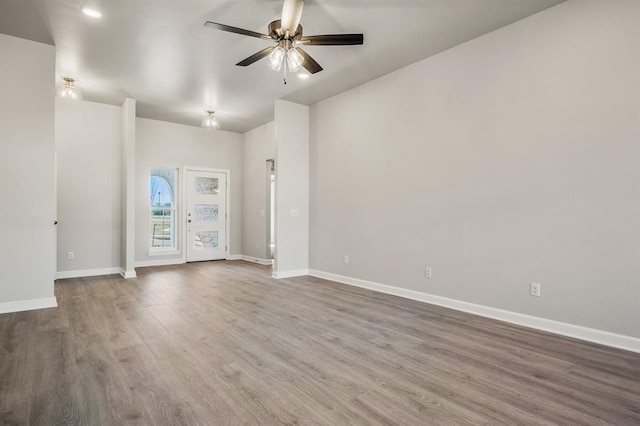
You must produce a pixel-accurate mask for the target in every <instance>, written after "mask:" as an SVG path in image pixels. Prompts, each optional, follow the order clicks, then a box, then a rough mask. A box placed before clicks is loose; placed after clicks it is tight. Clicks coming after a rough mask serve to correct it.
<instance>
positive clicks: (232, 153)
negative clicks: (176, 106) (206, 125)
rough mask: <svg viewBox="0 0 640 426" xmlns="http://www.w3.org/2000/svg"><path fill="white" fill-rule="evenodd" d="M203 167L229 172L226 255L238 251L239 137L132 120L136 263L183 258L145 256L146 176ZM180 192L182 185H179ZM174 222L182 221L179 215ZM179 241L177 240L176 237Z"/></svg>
mask: <svg viewBox="0 0 640 426" xmlns="http://www.w3.org/2000/svg"><path fill="white" fill-rule="evenodd" d="M185 166H186V167H206V168H216V169H229V170H231V185H230V191H231V201H230V204H231V206H228V208H230V210H229V220H230V226H231V238H230V239H228V241H229V244H230V247H229V252H230V254H232V255H235V254H241V253H242V252H241V250H242V247H241V245H242V213H241V212H242V135H241V134H239V133H232V132H225V131H212V130H207V129H203V128H200V127H193V126H185V125H182V124H174V123H167V122H163V121H156V120H149V119H144V118H138V119H137V120H136V217H135V221H136V241H135V247H136V249H135V250H136V256H135V259H136V263H139V262H162V261H172V260H176V261H177V260H180V259H182V258H183V251H182V246H181V245H180V247H179V248H180V250H181V252H180V253H179V254H175V255H170V256H149V254H148V252H149V249H148V248H149V172H150V170H151V169H152V168H155V167H169V168H172V167H176V168H181V169H182V168H183V167H185ZM179 185H180V188H179V189H180V190H182V183H179ZM178 220H182V218H181V217H180V215H179V218H178ZM179 238H180V240H181V237H179Z"/></svg>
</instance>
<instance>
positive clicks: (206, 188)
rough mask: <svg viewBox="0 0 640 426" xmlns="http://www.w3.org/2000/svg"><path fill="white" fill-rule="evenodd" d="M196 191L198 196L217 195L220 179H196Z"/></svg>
mask: <svg viewBox="0 0 640 426" xmlns="http://www.w3.org/2000/svg"><path fill="white" fill-rule="evenodd" d="M195 190H196V193H198V194H217V193H218V178H210V177H196V188H195Z"/></svg>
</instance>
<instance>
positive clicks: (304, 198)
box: [273, 100, 309, 278]
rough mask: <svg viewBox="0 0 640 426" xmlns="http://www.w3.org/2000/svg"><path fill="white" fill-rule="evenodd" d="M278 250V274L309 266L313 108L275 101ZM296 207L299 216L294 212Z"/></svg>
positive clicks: (301, 270) (295, 272)
mask: <svg viewBox="0 0 640 426" xmlns="http://www.w3.org/2000/svg"><path fill="white" fill-rule="evenodd" d="M275 136H276V238H275V240H276V241H275V243H276V253H275V259H274V265H273V272H274V277H276V278H281V277H288V276H294V275H306V271H307V270H308V268H309V107H307V106H304V105H299V104H295V103H292V102H287V101H283V100H276V102H275ZM293 210H296V211H297V215H296V216H294V215H293V212H292V211H293Z"/></svg>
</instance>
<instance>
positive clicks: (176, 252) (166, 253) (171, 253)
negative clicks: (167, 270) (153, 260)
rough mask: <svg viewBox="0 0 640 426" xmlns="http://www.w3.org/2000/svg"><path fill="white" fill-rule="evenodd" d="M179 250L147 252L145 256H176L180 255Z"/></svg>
mask: <svg viewBox="0 0 640 426" xmlns="http://www.w3.org/2000/svg"><path fill="white" fill-rule="evenodd" d="M180 254H181V253H180V250H177V249H175V248H172V249H171V250H158V251H149V252H148V253H147V256H149V257H155V256H176V255H180Z"/></svg>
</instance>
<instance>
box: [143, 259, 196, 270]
mask: <svg viewBox="0 0 640 426" xmlns="http://www.w3.org/2000/svg"><path fill="white" fill-rule="evenodd" d="M184 263H185V261H184V259H183V258H181V257H178V258H174V259H155V260H139V261H137V262H136V268H148V267H149V266H169V265H182V264H184Z"/></svg>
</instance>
